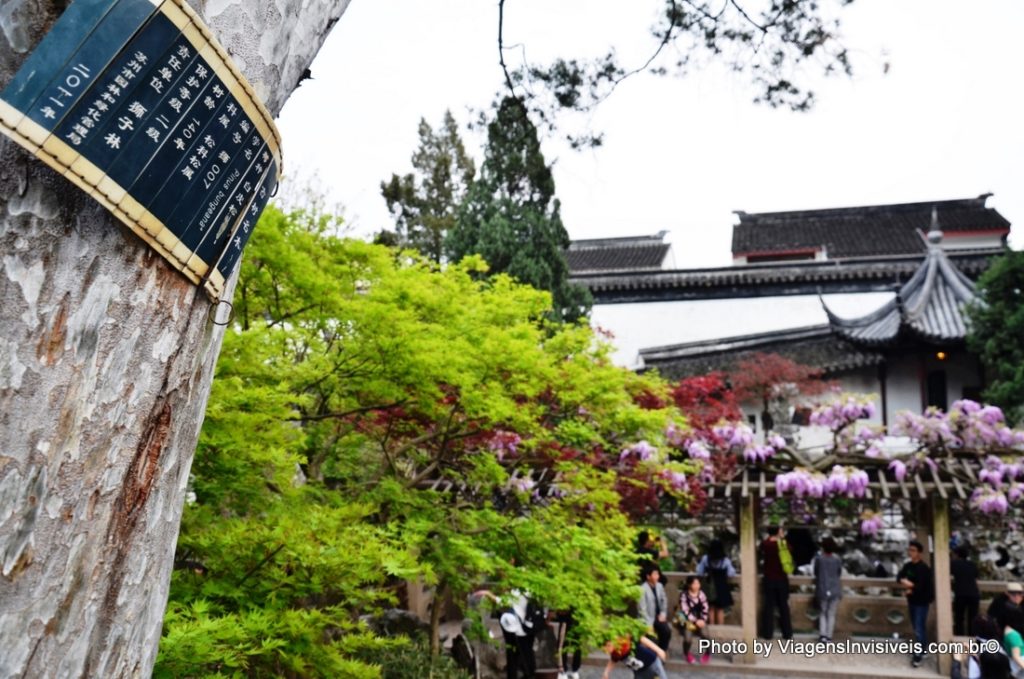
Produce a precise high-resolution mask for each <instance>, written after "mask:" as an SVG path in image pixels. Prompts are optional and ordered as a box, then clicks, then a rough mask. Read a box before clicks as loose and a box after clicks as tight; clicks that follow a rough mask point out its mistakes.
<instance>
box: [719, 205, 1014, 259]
mask: <svg viewBox="0 0 1024 679" xmlns="http://www.w3.org/2000/svg"><path fill="white" fill-rule="evenodd" d="M989 195H991V194H983V195H981V196H978V197H977V198H967V199H962V200H941V201H934V202H927V203H901V204H896V205H874V206H867V207H849V208H833V209H828V210H799V211H794V212H761V213H754V214H747V213H745V212H737V213H736V214H737V215H738V216H739V219H740V223H739V224H738V225H737V226H735V227H734V228H733V232H732V252H733V255H734V256H741V255H750V254H769V253H783V252H794V251H807V250H815V249H820V248H822V247H824V248H825V250H826V253H827V255H828V257H829V258H830V259H835V258H843V257H868V256H873V255H901V254H912V253H920V252H923V251H924V249H925V248H924V244H923V243H922V241H921V238H920V236H919V235H918V234H919V233H923V232H925V231H927V230H928V226H929V222H930V219H931V213H932V209H933V208H934V209H935V210H936V211H937V212H938V217H939V222H940V223H941V224H942V228H943V230H944V231H946V232H947V233H962V234H968V233H974V232H1003V233H1008V232H1009V230H1010V223H1009V222H1008V221H1007V220H1006V219H1005V218H1004V217H1003V216H1002V215H1000V214H999V213H998V212H996V211H995V210H994V209H993V208H990V207H986V206H985V201H986V200H987V198H988V197H989Z"/></svg>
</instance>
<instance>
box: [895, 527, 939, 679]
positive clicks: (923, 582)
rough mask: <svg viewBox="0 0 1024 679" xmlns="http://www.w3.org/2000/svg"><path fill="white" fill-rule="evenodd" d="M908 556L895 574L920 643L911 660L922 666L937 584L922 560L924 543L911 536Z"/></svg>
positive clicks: (930, 570)
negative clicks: (929, 608) (929, 614)
mask: <svg viewBox="0 0 1024 679" xmlns="http://www.w3.org/2000/svg"><path fill="white" fill-rule="evenodd" d="M907 556H908V557H910V561H908V562H906V563H905V564H903V568H901V569H900V572H899V573H897V574H896V582H898V583H899V584H900V586H901V587H903V595H904V596H905V597H906V598H907V608H908V609H909V611H910V624H911V625H912V626H913V628H914V638H915V639H916V640H917V643H918V646H917V648H915V649H914V653H913V657H912V658H911V661H910V662H911V665H913V666H914V667H920V666H921V662H922V661H923V659H924V653H925V651H926V650H927V648H928V627H927V623H928V607H929V606H930V605H931V603H932V600H933V599H934V598H935V586H934V580H933V579H932V569H931V568H930V567H929V566H928V564H926V563H925V562H924V561H923V560H922V557H923V556H924V545H922V544H921V543H920V542H918V541H917V540H912V541H911V542H910V545H909V546H908V547H907Z"/></svg>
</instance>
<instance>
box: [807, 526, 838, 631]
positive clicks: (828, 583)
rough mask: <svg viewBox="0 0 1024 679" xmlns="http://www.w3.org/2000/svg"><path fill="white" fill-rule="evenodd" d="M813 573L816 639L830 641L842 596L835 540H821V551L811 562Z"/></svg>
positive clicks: (829, 538) (828, 538) (827, 538)
mask: <svg viewBox="0 0 1024 679" xmlns="http://www.w3.org/2000/svg"><path fill="white" fill-rule="evenodd" d="M811 572H812V573H814V600H815V601H816V602H817V603H818V635H819V636H818V641H832V634H833V632H835V629H836V611H837V610H839V600H840V599H842V598H843V583H842V576H843V562H842V561H841V560H840V559H839V557H838V556H836V541H835V540H833V539H832V538H831V537H826V538H825V539H824V540H822V541H821V553H820V554H818V555H817V556H815V557H814V561H812V562H811Z"/></svg>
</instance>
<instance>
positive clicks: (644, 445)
mask: <svg viewBox="0 0 1024 679" xmlns="http://www.w3.org/2000/svg"><path fill="white" fill-rule="evenodd" d="M657 452H658V449H657V448H655V447H654V446H652V445H651V444H650V443H648V442H647V441H640V442H638V443H634V444H633V445H631V446H628V447H627V448H626V449H625V450H623V451H622V453H621V454H620V455H619V462H622V461H623V460H625V459H626V458H628V457H635V458H636V459H638V460H640V461H641V462H646V461H647V460H649V459H651V458H652V457H654V455H655V453H657Z"/></svg>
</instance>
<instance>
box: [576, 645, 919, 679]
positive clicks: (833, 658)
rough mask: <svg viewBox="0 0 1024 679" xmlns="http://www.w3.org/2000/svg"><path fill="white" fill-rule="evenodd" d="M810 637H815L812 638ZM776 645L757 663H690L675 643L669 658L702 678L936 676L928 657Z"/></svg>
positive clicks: (592, 663) (675, 670)
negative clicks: (917, 663)
mask: <svg viewBox="0 0 1024 679" xmlns="http://www.w3.org/2000/svg"><path fill="white" fill-rule="evenodd" d="M808 640H809V641H810V640H812V639H810V638H809V639H808ZM775 643H776V647H775V648H774V649H773V651H772V653H770V654H769V657H768V658H767V659H765V658H760V659H759V661H758V663H757V664H756V666H750V665H738V666H737V665H733V664H732V663H731V662H730V661H729V660H728V659H725V658H721V657H714V658H713V659H712V662H711V664H709V665H704V666H702V665H699V664H698V665H693V666H690V665H687V664H685V663H683V662H681V661H680V660H679V657H678V656H679V653H680V652H681V651H680V649H679V648H678V647H677V646H676V645H673V647H672V653H671V654H670V660H669V662H668V666H667V667H668V675H669V677H670V678H672V679H681V678H683V677H695V678H699V679H768V677H773V678H776V679H777V678H778V677H788V678H789V679H796V678H797V677H800V678H813V679H816V678H819V677H826V676H830V677H846V678H850V679H936V678H937V677H938V676H939V675H938V674H937V673H936V662H935V658H934V657H931V656H930V657H928V658H926V660H925V664H924V666H923V667H920V668H916V669H915V668H912V667H911V666H910V659H909V657H908V656H905V655H901V654H897V653H872V654H850V655H843V654H840V653H823V654H819V655H814V656H813V657H807V656H805V655H800V654H795V653H790V654H785V653H782V652H781V650H780V648H779V646H778V644H779V642H778V640H776V642H775ZM606 658H607V656H603V657H602V656H601V655H600V654H596V653H595V654H593V655H591V656H590V657H589V658H587V662H586V664H585V665H584V667H583V669H582V670H581V672H580V677H581V679H600V678H601V675H602V673H603V670H604V663H605V661H606ZM631 678H632V672H630V671H629V670H627V669H625V668H623V667H616V669H615V672H613V674H612V679H631Z"/></svg>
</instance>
